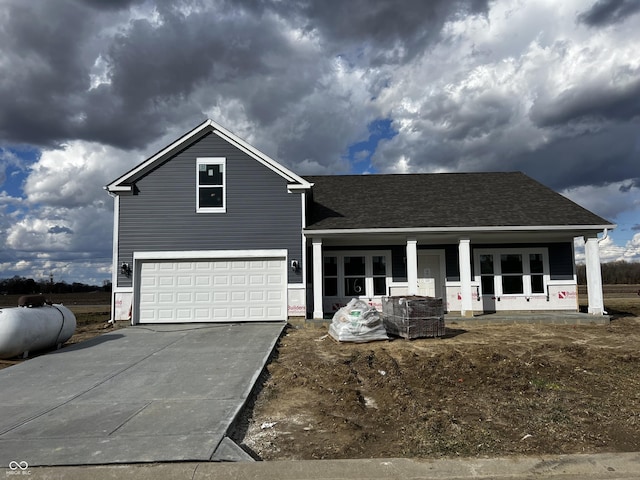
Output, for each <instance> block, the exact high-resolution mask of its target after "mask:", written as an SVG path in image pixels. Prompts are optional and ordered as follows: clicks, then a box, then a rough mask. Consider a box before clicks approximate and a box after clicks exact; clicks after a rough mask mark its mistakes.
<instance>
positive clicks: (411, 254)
mask: <svg viewBox="0 0 640 480" xmlns="http://www.w3.org/2000/svg"><path fill="white" fill-rule="evenodd" d="M417 245H418V241H417V240H416V239H414V238H410V239H407V295H417V294H418V246H417Z"/></svg>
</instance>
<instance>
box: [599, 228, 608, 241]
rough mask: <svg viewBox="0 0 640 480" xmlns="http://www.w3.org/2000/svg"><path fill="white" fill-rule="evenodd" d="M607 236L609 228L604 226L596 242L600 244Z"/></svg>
mask: <svg viewBox="0 0 640 480" xmlns="http://www.w3.org/2000/svg"><path fill="white" fill-rule="evenodd" d="M608 236H609V229H608V228H605V229H604V232H602V238H599V239H598V244H600V242H602V241H604V240H606V239H607V237H608Z"/></svg>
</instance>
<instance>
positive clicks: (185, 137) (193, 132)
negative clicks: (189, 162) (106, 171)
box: [105, 119, 212, 192]
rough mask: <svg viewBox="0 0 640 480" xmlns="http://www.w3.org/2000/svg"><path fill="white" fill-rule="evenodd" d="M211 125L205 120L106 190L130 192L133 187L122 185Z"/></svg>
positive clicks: (115, 181) (112, 183)
mask: <svg viewBox="0 0 640 480" xmlns="http://www.w3.org/2000/svg"><path fill="white" fill-rule="evenodd" d="M211 123H212V122H211V120H209V119H208V120H205V121H204V122H202V123H201V124H200V125H198V126H197V127H196V128H194V129H193V130H191V131H190V132H188V133H186V134H184V135H183V136H182V137H180V138H179V139H178V140H176V141H175V142H173V143H172V144H170V145H169V146H167V147H165V148H163V149H162V150H160V151H159V152H158V153H156V154H155V155H153V156H151V157H149V158H148V159H147V160H145V161H144V162H142V163H141V164H139V165H138V166H136V167H134V168H132V169H131V170H129V171H128V172H127V173H125V174H124V175H122V176H121V177H120V178H118V179H116V180H114V181H113V182H111V183H110V184H108V185H107V186H106V187H105V188H106V189H107V190H108V191H110V192H117V191H129V190H131V187H129V186H122V185H120V184H121V183H123V182H126V181H127V180H128V179H130V178H131V177H133V176H135V175H136V174H138V173H139V172H140V171H142V170H144V169H145V168H147V167H149V166H151V165H153V163H154V162H156V161H157V160H159V159H160V158H163V157H164V156H165V155H167V154H168V153H170V152H171V151H172V150H174V149H177V148H179V147H180V146H182V145H183V144H184V143H186V142H188V141H189V140H191V139H192V138H193V137H195V136H197V135H198V134H200V133H201V132H202V131H203V130H204V129H206V128H207V127H210V126H211Z"/></svg>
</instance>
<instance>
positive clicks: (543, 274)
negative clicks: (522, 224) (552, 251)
mask: <svg viewBox="0 0 640 480" xmlns="http://www.w3.org/2000/svg"><path fill="white" fill-rule="evenodd" d="M474 261H475V281H476V282H478V283H480V288H481V295H493V296H496V297H501V296H525V297H532V296H534V295H544V294H545V288H546V285H548V283H549V281H550V274H549V254H548V250H547V248H544V247H543V248H504V249H500V248H492V249H476V250H475V251H474Z"/></svg>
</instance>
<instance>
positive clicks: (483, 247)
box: [306, 227, 608, 323]
mask: <svg viewBox="0 0 640 480" xmlns="http://www.w3.org/2000/svg"><path fill="white" fill-rule="evenodd" d="M470 230H471V231H470ZM306 236H307V246H308V251H309V257H310V259H309V260H311V261H310V262H309V266H310V267H311V273H310V275H308V276H307V278H308V279H309V288H308V290H307V292H308V295H307V305H308V309H307V311H308V312H310V313H311V312H312V318H313V319H316V320H321V319H323V318H327V317H331V316H332V315H333V313H334V311H335V310H337V308H339V307H340V306H341V304H344V303H346V301H348V300H349V299H350V298H352V297H359V298H361V299H363V300H366V301H368V302H369V303H371V304H373V305H375V306H376V307H379V306H380V305H379V304H380V303H381V298H382V297H383V296H393V295H427V296H435V297H442V298H443V300H445V309H446V311H447V312H448V313H447V315H448V318H450V321H455V320H454V319H456V318H457V319H470V318H473V319H474V321H476V320H477V321H485V320H486V321H491V322H492V323H494V322H502V321H505V322H512V321H513V318H514V315H517V319H518V320H520V321H523V322H526V321H549V322H552V323H557V322H560V323H581V322H586V323H593V322H594V321H596V318H595V317H601V318H600V319H597V323H599V322H600V320H602V322H608V317H606V312H605V311H604V302H603V294H602V280H601V272H600V255H599V250H598V236H597V232H594V231H576V230H575V228H573V229H572V228H564V229H563V228H562V227H560V228H556V229H554V230H553V231H540V230H539V229H522V228H521V229H518V230H514V229H513V228H511V229H509V228H500V227H494V228H492V229H490V230H488V229H476V230H473V229H467V230H466V231H460V230H459V229H458V230H453V229H450V230H449V231H446V230H443V229H412V230H411V231H398V229H376V231H371V230H369V231H358V230H341V231H324V232H323V231H311V232H306ZM578 236H580V237H584V239H585V255H586V264H587V282H588V314H580V313H579V306H578V292H577V278H576V270H575V252H574V249H573V240H574V237H578ZM559 314H562V315H560V316H559ZM510 319H511V320H510Z"/></svg>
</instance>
